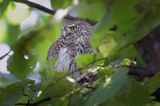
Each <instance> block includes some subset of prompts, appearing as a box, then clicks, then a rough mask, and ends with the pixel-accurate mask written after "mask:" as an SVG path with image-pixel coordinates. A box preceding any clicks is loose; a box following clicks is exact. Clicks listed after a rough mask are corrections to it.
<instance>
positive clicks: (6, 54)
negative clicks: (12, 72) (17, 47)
mask: <svg viewBox="0 0 160 106" xmlns="http://www.w3.org/2000/svg"><path fill="white" fill-rule="evenodd" d="M10 52H11V49H10V50H9V51H8V52H7V53H5V54H4V55H3V56H1V57H0V60H2V59H3V58H5V57H6V56H8V54H9V53H10Z"/></svg>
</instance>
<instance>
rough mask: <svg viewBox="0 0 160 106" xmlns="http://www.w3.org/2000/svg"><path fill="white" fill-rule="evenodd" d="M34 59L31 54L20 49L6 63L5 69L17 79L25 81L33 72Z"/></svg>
mask: <svg viewBox="0 0 160 106" xmlns="http://www.w3.org/2000/svg"><path fill="white" fill-rule="evenodd" d="M36 62H37V60H36V58H35V56H34V55H33V54H31V53H27V52H25V51H23V50H21V49H20V48H18V49H16V50H15V51H14V54H13V55H12V56H11V57H10V58H9V59H8V61H7V63H8V64H7V69H8V70H9V71H10V72H11V73H12V74H13V75H14V76H15V77H17V78H19V79H25V78H26V77H27V75H28V74H29V73H30V72H31V71H33V70H34V68H35V65H36Z"/></svg>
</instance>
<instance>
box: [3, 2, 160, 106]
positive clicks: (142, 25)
mask: <svg viewBox="0 0 160 106" xmlns="http://www.w3.org/2000/svg"><path fill="white" fill-rule="evenodd" d="M13 1H18V0H0V28H1V29H2V30H0V34H1V36H2V37H1V36H0V42H1V43H6V44H8V45H9V47H10V49H11V50H12V52H13V54H12V55H11V56H9V59H8V61H7V70H8V71H9V72H10V73H11V75H13V76H14V81H13V80H9V79H7V78H5V77H0V95H1V97H0V106H14V104H16V105H18V104H19V103H25V104H26V106H29V105H27V103H30V104H33V105H35V106H67V105H71V106H72V105H74V106H80V105H81V106H97V105H102V106H103V105H104V106H117V105H120V106H150V105H152V106H154V105H155V106H159V105H160V104H159V103H156V102H154V101H153V100H152V97H151V96H150V95H151V94H152V93H153V92H154V91H155V90H156V89H157V88H159V87H160V85H159V82H160V74H159V73H158V74H157V75H155V76H154V77H152V78H150V79H149V78H148V79H147V78H146V79H145V80H144V81H142V82H138V81H136V80H135V79H134V78H133V77H132V76H129V75H128V74H127V73H128V70H129V69H128V66H129V65H132V63H134V59H135V60H136V63H138V64H139V65H143V60H142V57H141V56H140V55H139V53H138V51H137V49H136V48H135V47H134V43H136V42H137V41H139V40H140V39H142V38H144V37H145V36H146V35H147V34H148V33H149V32H150V31H152V29H154V28H155V27H157V26H158V25H160V1H159V0H79V2H78V4H76V3H74V2H75V1H76V0H61V1H60V0H51V5H52V7H53V8H54V9H56V10H59V9H66V8H68V9H70V10H71V14H72V13H76V14H77V16H78V17H82V18H89V19H94V20H96V21H97V24H96V25H95V26H94V32H93V35H92V38H91V44H92V46H93V48H94V49H95V48H99V52H98V53H97V54H96V55H95V54H84V55H80V56H78V57H76V61H77V64H78V66H79V67H80V68H81V71H83V72H86V70H88V69H89V70H94V71H96V74H97V76H98V79H97V80H96V81H95V83H96V84H95V88H93V89H92V88H85V87H84V86H82V85H79V84H75V83H71V82H69V81H67V80H66V79H65V78H66V76H67V75H69V73H68V72H55V71H53V70H52V68H50V67H52V65H53V62H52V63H48V62H47V60H46V57H47V51H48V48H49V47H50V45H51V44H52V43H53V42H54V41H55V40H56V39H57V38H58V36H59V35H60V30H61V29H60V28H61V25H62V23H61V22H62V21H61V22H57V20H56V19H53V18H52V16H51V15H46V14H43V13H41V12H38V11H37V10H35V9H33V8H29V9H28V8H27V9H26V10H25V11H21V12H23V13H24V12H26V13H24V14H25V15H24V16H25V18H24V19H23V18H22V17H16V18H17V19H14V18H13V19H12V15H9V13H12V12H13V11H12V10H13V9H18V7H17V6H16V5H15V2H13ZM77 1H78V0H77ZM17 12H20V11H17ZM32 12H34V13H36V16H37V17H34V18H35V19H32V20H36V21H35V23H34V24H33V23H30V24H31V25H30V26H29V28H26V29H25V28H24V29H23V28H22V23H23V22H24V21H25V19H28V18H29V17H30V15H31V14H32ZM19 14H20V13H19ZM26 15H27V16H26ZM19 18H20V19H19ZM10 19H11V20H10ZM15 20H18V21H16V22H15ZM13 21H14V22H13ZM0 61H1V60H0ZM134 65H135V64H134ZM0 71H1V70H0ZM31 76H34V77H36V80H35V79H34V78H31ZM37 77H38V78H37ZM37 79H38V81H37Z"/></svg>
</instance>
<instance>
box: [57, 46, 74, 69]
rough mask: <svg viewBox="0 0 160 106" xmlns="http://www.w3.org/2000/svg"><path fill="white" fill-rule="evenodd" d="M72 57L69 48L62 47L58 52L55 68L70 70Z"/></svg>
mask: <svg viewBox="0 0 160 106" xmlns="http://www.w3.org/2000/svg"><path fill="white" fill-rule="evenodd" d="M71 61H72V59H71V56H70V54H69V53H68V49H67V48H61V49H60V50H59V53H58V57H57V61H56V63H55V69H56V70H57V71H64V70H69V67H70V63H71Z"/></svg>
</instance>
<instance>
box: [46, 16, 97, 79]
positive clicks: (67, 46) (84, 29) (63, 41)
mask: <svg viewBox="0 0 160 106" xmlns="http://www.w3.org/2000/svg"><path fill="white" fill-rule="evenodd" d="M94 25H95V22H94V21H90V20H87V19H80V18H75V17H71V18H65V19H64V24H63V27H62V30H61V35H60V37H59V38H58V39H57V40H56V41H55V42H54V43H53V44H52V45H51V47H50V48H49V50H48V57H47V59H50V58H53V57H55V58H56V62H55V64H54V69H55V70H56V71H66V70H68V71H70V72H71V73H72V78H74V79H77V78H78V77H79V76H81V75H82V73H81V72H80V71H77V70H78V69H79V68H78V67H77V64H76V61H75V58H76V56H78V55H80V54H85V53H91V52H92V49H91V44H90V42H89V40H90V38H91V35H92V32H93V26H94Z"/></svg>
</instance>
